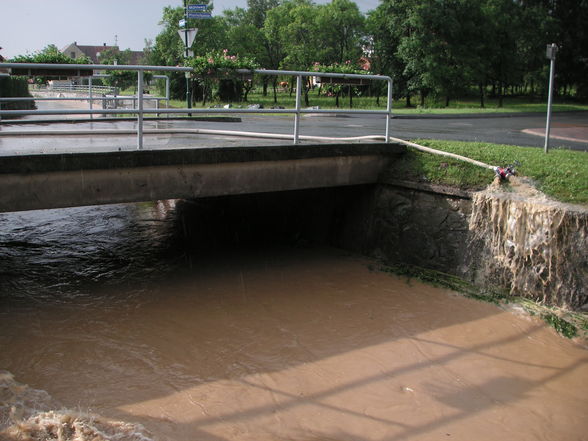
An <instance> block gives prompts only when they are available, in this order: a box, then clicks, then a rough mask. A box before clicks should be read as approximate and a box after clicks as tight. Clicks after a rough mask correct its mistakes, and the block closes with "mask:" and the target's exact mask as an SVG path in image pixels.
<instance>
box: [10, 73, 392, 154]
mask: <svg viewBox="0 0 588 441" xmlns="http://www.w3.org/2000/svg"><path fill="white" fill-rule="evenodd" d="M0 66H2V67H3V68H4V67H7V68H29V69H35V68H42V69H83V70H89V69H92V70H105V71H109V70H110V71H112V70H129V71H137V97H136V99H137V104H138V106H137V107H138V108H137V109H102V110H94V109H92V108H90V110H0V118H1V117H2V115H13V116H22V115H31V114H36V115H90V116H92V115H95V114H96V115H108V114H131V115H137V148H138V149H142V148H143V116H144V115H145V114H154V113H156V114H159V113H163V114H170V113H179V114H182V113H187V114H192V113H209V114H210V113H213V114H214V113H242V114H249V113H265V114H294V136H293V138H294V144H298V143H299V138H300V116H301V115H302V114H308V113H319V114H332V115H339V114H341V115H345V114H364V115H366V114H370V115H378V114H380V115H386V129H385V130H386V137H385V139H386V142H388V139H389V137H390V118H391V116H392V88H393V81H392V78H390V77H388V76H383V75H369V74H365V75H364V74H344V73H335V72H311V71H292V70H266V69H253V70H248V69H237V73H240V74H253V73H255V74H261V75H275V76H277V75H284V76H295V77H296V105H295V108H294V109H240V108H228V109H226V108H221V109H219V108H213V109H194V108H190V109H187V108H184V109H158V108H156V109H152V108H144V100H145V99H147V100H149V99H153V97H147V98H146V97H145V96H144V95H143V74H144V72H145V71H163V72H193V69H192V68H190V67H171V66H124V65H121V66H119V65H102V64H98V65H96V64H88V65H87V64H79V65H76V64H35V63H0ZM317 76H318V77H329V78H344V79H368V80H377V81H386V82H387V84H388V94H387V103H386V110H351V109H334V110H331V109H302V107H301V96H302V95H301V90H302V78H303V77H317ZM167 90H169V82H168V85H167ZM30 99H31V98H28V100H30ZM93 99H97V98H93ZM168 99H169V95H168ZM90 107H91V105H90Z"/></svg>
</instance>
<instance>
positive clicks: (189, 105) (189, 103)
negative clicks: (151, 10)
mask: <svg viewBox="0 0 588 441" xmlns="http://www.w3.org/2000/svg"><path fill="white" fill-rule="evenodd" d="M184 22H185V25H184V45H185V52H184V58H185V59H186V60H188V50H189V49H190V48H189V46H188V6H187V4H186V0H184ZM186 108H188V109H191V108H192V97H191V95H190V77H189V76H188V75H186ZM188 116H192V115H191V114H188Z"/></svg>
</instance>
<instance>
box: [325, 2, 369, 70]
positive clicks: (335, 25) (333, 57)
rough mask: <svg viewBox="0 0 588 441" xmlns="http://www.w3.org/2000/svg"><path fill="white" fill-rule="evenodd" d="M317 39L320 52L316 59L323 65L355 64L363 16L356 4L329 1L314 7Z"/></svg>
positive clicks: (359, 47)
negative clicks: (348, 61)
mask: <svg viewBox="0 0 588 441" xmlns="http://www.w3.org/2000/svg"><path fill="white" fill-rule="evenodd" d="M317 20H318V31H319V36H318V37H319V40H320V41H321V42H322V44H321V48H322V51H321V52H320V53H319V54H318V59H317V60H315V61H319V62H321V63H324V64H331V63H344V62H345V61H347V60H350V61H351V62H352V63H356V62H357V60H358V59H359V57H361V55H362V47H361V38H362V37H363V32H364V24H365V19H364V17H363V15H361V13H360V12H359V8H358V7H357V4H355V3H354V2H353V1H351V0H332V1H331V2H330V3H327V4H325V5H321V6H319V7H318V16H317Z"/></svg>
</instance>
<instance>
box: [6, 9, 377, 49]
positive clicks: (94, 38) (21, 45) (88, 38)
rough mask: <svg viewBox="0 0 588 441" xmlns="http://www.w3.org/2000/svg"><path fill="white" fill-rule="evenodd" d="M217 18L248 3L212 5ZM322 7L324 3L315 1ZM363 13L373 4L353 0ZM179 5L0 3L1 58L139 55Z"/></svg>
mask: <svg viewBox="0 0 588 441" xmlns="http://www.w3.org/2000/svg"><path fill="white" fill-rule="evenodd" d="M213 1H214V10H215V12H216V13H221V12H222V11H223V10H225V9H232V8H234V7H236V6H239V7H246V6H247V0H213ZM315 1H316V2H317V3H327V2H328V0H315ZM355 2H356V3H357V5H358V6H359V8H360V10H361V11H362V12H367V11H368V10H371V9H374V8H375V7H376V6H377V4H378V0H355ZM169 5H171V6H182V5H183V0H0V47H2V48H3V49H2V51H1V52H0V53H1V54H2V55H3V56H4V57H5V58H11V57H14V56H16V55H22V54H26V53H33V52H36V51H39V50H41V49H43V48H44V47H45V46H47V45H49V44H55V45H56V46H57V47H58V48H59V49H62V48H64V47H65V46H67V45H68V44H70V43H73V42H74V41H76V42H77V43H78V44H80V45H88V46H98V45H101V44H103V43H106V44H107V45H114V42H115V35H117V36H118V46H119V47H120V48H121V49H127V48H130V49H132V50H142V49H143V47H144V41H145V39H146V38H148V39H151V40H154V39H155V36H156V35H157V34H158V33H159V31H160V26H159V25H158V23H159V21H160V20H161V16H162V11H163V8H164V7H165V6H169Z"/></svg>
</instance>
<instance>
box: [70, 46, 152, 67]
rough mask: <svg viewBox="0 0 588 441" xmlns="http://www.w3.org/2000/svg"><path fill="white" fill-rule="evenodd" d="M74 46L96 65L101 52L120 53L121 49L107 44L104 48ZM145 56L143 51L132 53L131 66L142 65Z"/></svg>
mask: <svg viewBox="0 0 588 441" xmlns="http://www.w3.org/2000/svg"><path fill="white" fill-rule="evenodd" d="M73 45H74V46H75V47H77V48H78V49H79V50H80V51H82V52H83V53H84V55H86V56H88V57H90V59H91V60H92V62H93V63H96V64H98V63H99V60H98V54H100V53H101V52H104V51H106V50H115V51H117V52H120V48H119V47H118V46H107V45H106V44H103V45H102V46H85V45H79V44H77V43H76V42H74V43H73ZM69 47H71V45H69V46H67V47H66V48H65V49H63V50H62V52H65V50H66V49H67V48H69ZM144 55H145V54H144V53H143V51H131V61H130V64H140V62H141V60H142V58H143V56H144Z"/></svg>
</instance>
